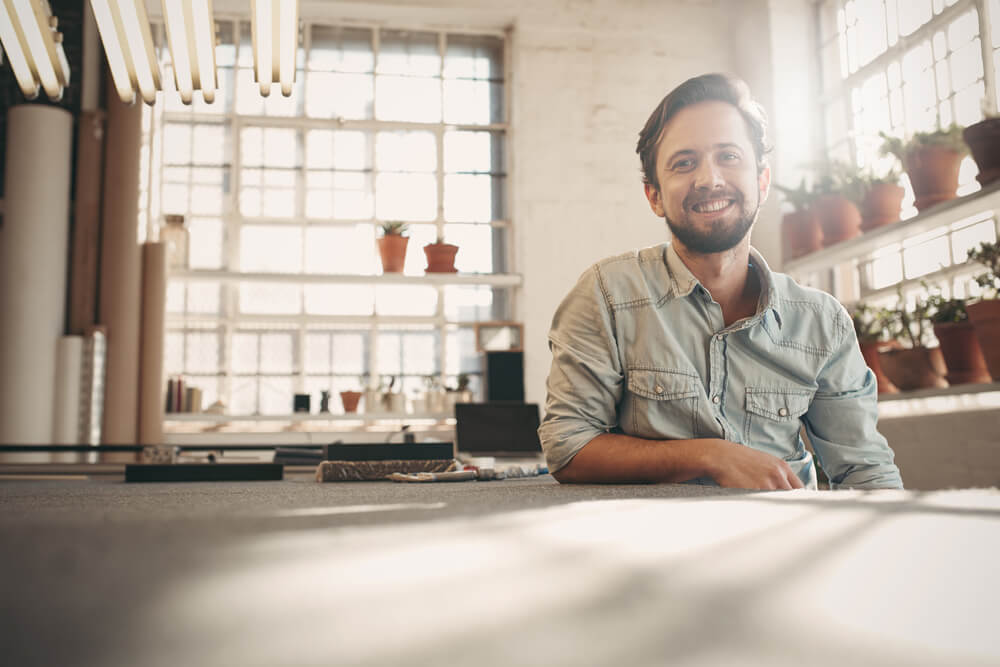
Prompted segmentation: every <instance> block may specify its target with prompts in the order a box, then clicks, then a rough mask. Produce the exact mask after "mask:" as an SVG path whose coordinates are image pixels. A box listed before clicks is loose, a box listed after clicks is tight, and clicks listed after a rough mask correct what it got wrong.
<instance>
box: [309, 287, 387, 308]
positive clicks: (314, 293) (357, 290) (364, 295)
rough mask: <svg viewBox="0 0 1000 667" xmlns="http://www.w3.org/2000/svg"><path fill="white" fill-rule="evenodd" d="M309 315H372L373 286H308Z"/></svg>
mask: <svg viewBox="0 0 1000 667" xmlns="http://www.w3.org/2000/svg"><path fill="white" fill-rule="evenodd" d="M305 297H306V313H307V314H309V315H371V314H372V312H373V311H374V304H375V291H374V288H373V287H372V286H371V285H306V286H305Z"/></svg>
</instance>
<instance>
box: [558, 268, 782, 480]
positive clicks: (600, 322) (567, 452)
mask: <svg viewBox="0 0 1000 667" xmlns="http://www.w3.org/2000/svg"><path fill="white" fill-rule="evenodd" d="M549 347H550V349H551V350H552V368H551V371H550V372H549V378H548V384H547V388H548V396H547V399H546V403H545V418H544V420H543V421H542V425H541V427H540V428H539V429H538V435H539V437H540V439H541V442H542V448H543V449H544V450H545V456H546V458H547V460H548V463H549V468H550V469H551V470H552V471H553V476H554V477H555V478H556V479H557V480H559V481H560V482H576V483H586V482H684V481H687V480H690V479H695V478H697V477H704V476H710V477H712V478H713V479H715V481H716V482H717V483H718V484H720V485H721V486H731V487H738V488H752V489H775V488H785V489H787V488H798V487H801V486H802V483H801V482H800V481H799V479H798V477H796V476H795V475H794V473H792V472H791V469H790V468H789V466H788V464H786V463H785V462H784V461H781V460H780V459H777V458H775V457H773V456H770V455H769V454H765V453H763V452H758V451H756V450H753V449H751V448H750V447H744V446H742V445H737V444H734V443H732V442H728V441H725V440H713V439H697V440H669V441H662V440H660V441H658V440H644V439H642V438H635V437H632V436H628V435H622V434H617V433H610V431H611V430H612V429H614V428H615V427H616V426H617V425H618V414H617V406H618V404H619V403H620V402H621V398H622V392H623V380H624V373H623V369H622V367H621V362H620V359H619V352H618V341H617V337H616V332H615V324H614V318H613V314H612V310H611V307H610V305H609V304H608V303H607V299H606V296H605V290H604V289H603V286H602V285H601V281H600V275H599V274H598V272H597V270H596V269H591V270H590V271H588V272H587V273H585V274H584V275H583V276H582V277H581V278H580V280H579V281H578V282H577V284H576V286H575V287H574V288H573V290H572V291H571V292H570V293H569V295H568V296H567V297H566V298H565V299H564V300H563V302H562V304H561V305H560V306H559V308H558V309H557V311H556V314H555V316H554V318H553V320H552V329H551V331H550V333H549Z"/></svg>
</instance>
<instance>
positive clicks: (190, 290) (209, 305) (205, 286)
mask: <svg viewBox="0 0 1000 667" xmlns="http://www.w3.org/2000/svg"><path fill="white" fill-rule="evenodd" d="M221 290H222V287H221V286H220V285H219V283H215V282H194V281H192V282H190V283H188V285H187V312H189V313H201V314H207V315H218V314H219V313H220V312H221V311H220V308H219V305H220V303H221V300H220V298H219V296H220V294H221Z"/></svg>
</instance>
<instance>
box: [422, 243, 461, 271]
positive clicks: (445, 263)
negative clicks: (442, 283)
mask: <svg viewBox="0 0 1000 667" xmlns="http://www.w3.org/2000/svg"><path fill="white" fill-rule="evenodd" d="M457 254H458V246H457V245H454V244H451V243H445V242H444V237H442V236H439V237H437V240H436V241H435V242H434V243H428V244H427V245H425V246H424V255H426V256H427V268H426V269H425V271H426V273H456V272H457V271H458V269H456V268H455V255H457Z"/></svg>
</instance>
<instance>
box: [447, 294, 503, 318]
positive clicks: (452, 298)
mask: <svg viewBox="0 0 1000 667" xmlns="http://www.w3.org/2000/svg"><path fill="white" fill-rule="evenodd" d="M492 307H493V290H492V289H490V288H489V287H465V286H458V285H448V286H447V287H445V288H444V316H445V318H446V319H447V320H448V321H449V322H475V321H476V320H485V321H489V320H491V319H493V318H492V317H491V313H492Z"/></svg>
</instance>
